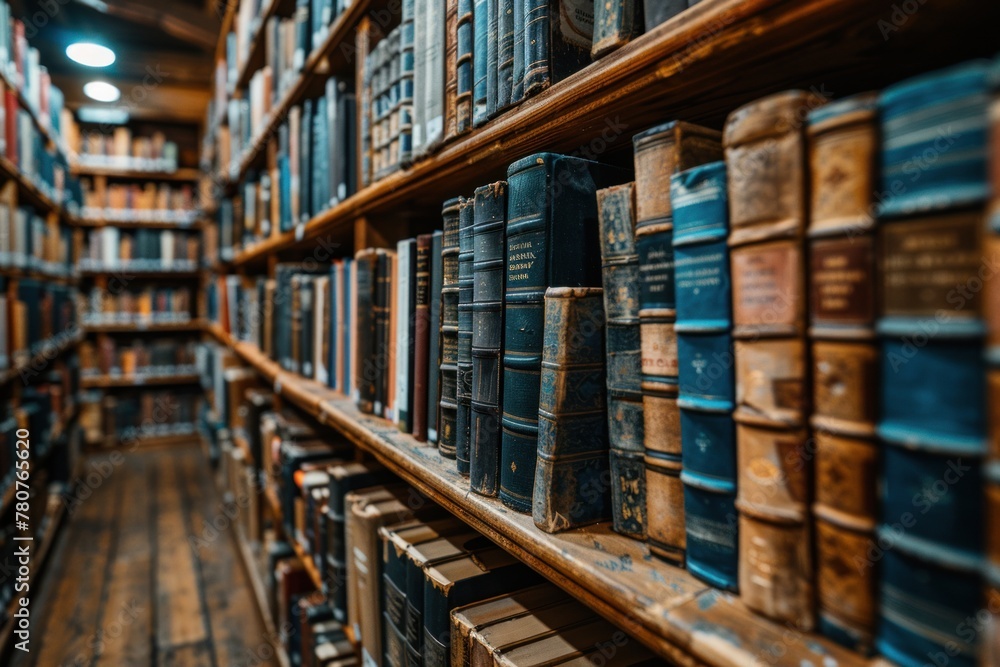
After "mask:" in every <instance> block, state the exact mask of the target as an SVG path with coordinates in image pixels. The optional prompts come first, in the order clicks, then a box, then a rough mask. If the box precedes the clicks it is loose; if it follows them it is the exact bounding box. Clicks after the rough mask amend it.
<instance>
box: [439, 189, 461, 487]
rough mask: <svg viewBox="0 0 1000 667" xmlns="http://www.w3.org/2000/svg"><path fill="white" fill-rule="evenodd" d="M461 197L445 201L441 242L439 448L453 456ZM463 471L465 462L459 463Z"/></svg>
mask: <svg viewBox="0 0 1000 667" xmlns="http://www.w3.org/2000/svg"><path fill="white" fill-rule="evenodd" d="M461 205H462V202H461V198H459V197H455V198H454V199H449V200H448V201H446V202H445V203H444V208H443V209H442V211H441V217H442V218H443V223H442V224H443V226H444V235H443V236H442V242H441V270H442V284H441V366H440V371H441V377H440V380H439V382H440V385H441V392H440V393H441V402H440V407H441V409H440V416H439V418H438V420H439V424H438V449H440V450H441V453H442V456H445V457H447V458H453V457H455V456H456V454H457V452H456V451H455V434H456V430H455V419H456V417H457V411H458V403H456V387H457V385H458V225H459V222H458V216H459V210H460V208H461ZM465 463H466V470H465V472H466V473H468V459H466V461H465ZM458 468H459V472H462V462H461V461H459V462H458Z"/></svg>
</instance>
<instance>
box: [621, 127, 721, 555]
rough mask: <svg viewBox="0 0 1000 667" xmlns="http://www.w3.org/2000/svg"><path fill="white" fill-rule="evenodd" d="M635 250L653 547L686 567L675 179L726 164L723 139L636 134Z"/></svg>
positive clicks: (691, 132) (686, 130)
mask: <svg viewBox="0 0 1000 667" xmlns="http://www.w3.org/2000/svg"><path fill="white" fill-rule="evenodd" d="M632 143H633V146H634V148H635V212H636V225H635V244H636V248H637V250H638V252H639V331H640V341H641V343H642V408H643V438H644V447H645V454H644V457H643V460H644V463H645V466H646V505H647V507H649V508H652V511H650V512H649V513H648V521H647V526H646V541H647V542H648V544H649V548H650V550H651V551H652V552H653V553H654V554H656V555H657V556H659V557H661V558H664V559H667V560H669V561H672V562H676V563H680V562H683V560H684V539H685V537H684V489H683V485H682V484H681V477H680V475H681V437H680V413H679V411H678V408H677V335H676V332H675V330H674V320H675V318H676V308H675V296H674V252H673V241H672V237H673V211H672V208H671V204H670V185H669V183H670V177H671V176H672V175H673V174H675V173H677V172H679V171H682V170H685V169H689V168H691V167H694V166H697V165H700V164H705V163H706V162H712V161H715V160H718V159H719V158H721V157H722V148H721V145H720V143H719V133H718V132H716V131H714V130H709V129H707V128H704V127H700V126H698V125H692V124H690V123H684V122H680V121H676V122H671V123H666V124H664V125H659V126H657V127H654V128H651V129H649V130H646V131H645V132H642V133H640V134H637V135H636V136H635V137H633V139H632Z"/></svg>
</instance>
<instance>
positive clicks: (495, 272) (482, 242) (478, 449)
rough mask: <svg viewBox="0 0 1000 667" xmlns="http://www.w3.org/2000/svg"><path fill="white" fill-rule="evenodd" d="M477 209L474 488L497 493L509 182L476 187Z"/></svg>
mask: <svg viewBox="0 0 1000 667" xmlns="http://www.w3.org/2000/svg"><path fill="white" fill-rule="evenodd" d="M471 208H472V209H473V246H474V248H473V258H472V260H473V261H472V276H473V294H472V401H471V410H472V413H471V414H472V418H471V422H470V425H471V426H470V435H469V437H470V456H469V459H470V464H469V468H470V471H469V486H470V487H471V488H472V490H473V491H475V492H476V493H479V494H482V495H485V496H496V495H497V493H498V491H499V486H500V405H501V403H502V400H503V398H502V393H501V389H502V387H501V385H500V365H501V357H500V354H501V351H502V349H503V330H504V328H503V309H504V301H503V282H504V252H505V250H506V243H505V241H506V237H505V234H506V227H507V183H506V182H505V181H497V182H496V183H491V184H490V185H486V186H483V187H480V188H476V193H475V197H474V199H473V200H472V204H471Z"/></svg>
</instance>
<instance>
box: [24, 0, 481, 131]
mask: <svg viewBox="0 0 1000 667" xmlns="http://www.w3.org/2000/svg"><path fill="white" fill-rule="evenodd" d="M490 1H491V0H472V3H473V4H472V31H473V38H472V123H473V125H474V126H476V127H479V126H480V125H482V124H483V123H485V122H486V121H487V119H488V117H487V115H486V79H487V65H488V63H489V59H488V58H487V54H486V42H487V37H488V35H489V16H488V12H487V5H488V4H489V2H490ZM10 94H12V93H10ZM13 99H14V102H15V103H16V102H17V100H16V98H13ZM15 108H16V107H15ZM9 115H10V114H8V117H9ZM11 122H12V121H8V123H11ZM8 127H11V126H10V125H9V126H8ZM15 136H16V135H15V133H14V130H13V129H8V131H7V141H8V146H9V145H10V141H11V138H12V137H15Z"/></svg>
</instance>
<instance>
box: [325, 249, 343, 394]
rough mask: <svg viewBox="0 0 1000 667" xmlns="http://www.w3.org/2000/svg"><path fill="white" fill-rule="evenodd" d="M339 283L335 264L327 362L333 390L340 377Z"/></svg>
mask: <svg viewBox="0 0 1000 667" xmlns="http://www.w3.org/2000/svg"><path fill="white" fill-rule="evenodd" d="M339 283H340V262H333V263H332V264H331V265H330V282H329V288H328V289H329V302H328V303H327V306H326V307H327V309H328V312H329V316H330V341H329V348H328V351H329V354H328V356H327V360H326V368H327V376H326V377H327V380H326V384H327V386H328V387H330V388H331V389H337V385H338V378H339V377H340V376H339V375H338V372H339V369H338V367H337V338H338V337H339V336H340V316H339V314H338V313H337V304H338V303H340V295H339V294H338V293H337V289H338V286H339Z"/></svg>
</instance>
